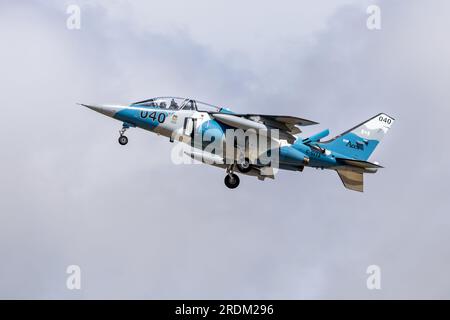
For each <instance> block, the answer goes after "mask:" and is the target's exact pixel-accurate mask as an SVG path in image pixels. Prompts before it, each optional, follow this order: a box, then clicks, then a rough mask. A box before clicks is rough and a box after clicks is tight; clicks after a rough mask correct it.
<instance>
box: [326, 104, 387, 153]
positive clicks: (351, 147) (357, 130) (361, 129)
mask: <svg viewBox="0 0 450 320" xmlns="http://www.w3.org/2000/svg"><path fill="white" fill-rule="evenodd" d="M393 123H394V118H392V117H390V116H388V115H387V114H384V113H380V114H378V115H376V116H375V117H373V118H370V119H369V120H367V121H365V122H363V123H361V124H359V125H357V126H356V127H353V128H351V129H350V130H347V131H345V132H344V133H342V134H340V135H338V136H337V137H335V138H334V139H332V140H329V141H325V142H322V143H320V145H322V146H323V147H324V148H326V149H328V150H331V151H334V152H336V153H339V154H341V155H343V156H345V157H348V158H353V159H358V160H367V159H369V157H370V155H371V154H372V152H373V151H374V150H375V148H376V147H377V146H378V143H380V141H381V139H383V137H384V136H385V135H386V133H387V132H388V131H389V129H390V128H391V125H392V124H393Z"/></svg>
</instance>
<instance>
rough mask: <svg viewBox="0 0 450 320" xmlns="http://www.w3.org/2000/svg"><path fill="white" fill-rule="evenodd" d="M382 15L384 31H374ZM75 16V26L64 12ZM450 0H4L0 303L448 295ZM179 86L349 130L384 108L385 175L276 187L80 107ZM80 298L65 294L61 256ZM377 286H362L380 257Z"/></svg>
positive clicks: (237, 106)
mask: <svg viewBox="0 0 450 320" xmlns="http://www.w3.org/2000/svg"><path fill="white" fill-rule="evenodd" d="M372 3H377V4H378V5H379V6H380V8H381V14H382V29H381V30H379V31H369V30H368V29H367V28H366V19H367V14H366V8H367V6H368V5H369V4H372ZM68 4H78V5H79V6H80V8H81V19H82V20H81V30H68V29H67V28H66V19H67V17H68V15H67V14H66V8H67V5H68ZM449 10H450V3H449V2H448V1H426V2H425V1H356V0H355V1H351V0H348V1H320V2H319V3H318V2H317V1H309V0H308V1H306V0H305V1H278V2H276V3H275V2H273V1H256V0H255V1H246V2H245V3H243V2H240V1H229V0H228V1H214V2H213V1H189V2H186V1H181V0H180V1H150V2H149V1H133V2H127V1H96V2H92V1H76V0H73V1H20V2H19V1H14V2H11V1H10V2H6V1H2V2H0V39H1V41H2V46H1V50H0V70H2V77H0V87H1V93H0V105H1V110H2V119H3V121H2V134H1V135H0V144H1V146H2V153H1V154H2V157H1V160H0V161H1V165H2V169H3V170H2V171H1V173H0V177H1V182H2V183H1V184H0V195H1V196H0V257H1V263H0V297H1V298H65V299H72V298H73V299H78V298H88V299H89V298H194V299H195V298H288V299H297V298H369V299H378V298H450V277H449V276H448V267H449V265H450V251H449V248H448V243H449V242H450V232H449V228H450V217H449V214H450V210H449V209H450V203H449V198H448V190H447V189H446V188H447V184H448V181H449V178H450V170H449V167H448V158H449V155H450V152H449V148H448V146H447V142H446V140H447V139H446V133H447V122H448V120H447V119H448V117H449V115H450V111H449V99H450V90H449V89H448V88H449V83H450V81H449V80H450V79H449V77H450V76H449V74H450V60H449V58H448V57H450V43H449V42H448V41H447V38H448V35H447V31H448V30H449V28H450V21H449V20H448V18H447V13H448V12H449ZM161 95H178V96H189V97H195V98H198V99H199V100H204V101H208V102H211V103H213V104H219V105H223V106H227V107H230V108H231V109H233V110H236V111H239V112H247V111H248V112H260V113H274V114H276V113H280V114H292V115H296V116H301V117H305V118H308V119H311V120H316V121H318V122H320V123H321V124H320V125H319V126H316V127H314V128H309V129H308V130H307V132H306V133H307V134H308V133H313V132H316V131H319V130H321V129H324V128H327V127H329V128H330V130H331V132H332V134H338V133H340V132H341V131H343V130H345V129H348V128H349V127H351V126H353V125H354V124H356V123H359V122H360V121H362V120H364V119H367V118H369V117H370V116H373V115H375V114H377V113H378V112H386V113H388V114H390V115H392V116H394V117H395V118H396V119H397V122H396V123H395V125H394V126H393V128H392V130H391V131H390V132H389V134H388V136H387V137H386V138H385V140H384V141H383V142H382V144H381V146H380V147H379V148H378V149H377V151H376V152H375V154H374V156H373V158H372V160H378V161H380V162H381V164H383V165H384V166H385V167H386V169H383V170H382V171H380V172H379V173H378V174H376V175H371V176H368V177H367V178H366V186H365V189H366V192H365V193H364V194H359V193H354V192H350V191H348V190H346V189H344V188H343V187H342V186H341V182H340V180H339V178H338V176H337V175H336V173H334V172H325V171H323V172H322V171H320V172H319V171H315V170H311V169H310V170H305V171H304V172H303V173H297V174H295V173H292V172H281V173H280V174H279V175H278V176H277V179H276V180H275V181H266V182H264V183H262V182H260V181H258V180H256V179H252V178H250V177H243V178H242V181H241V185H240V187H239V189H237V190H235V191H230V190H228V189H226V188H225V187H224V186H223V177H224V172H222V171H221V170H219V169H217V168H213V167H209V166H206V165H196V166H176V165H174V164H172V163H171V161H170V151H171V147H172V146H171V144H169V143H168V141H167V139H164V138H161V137H157V136H155V135H152V134H150V133H146V132H144V131H142V130H138V129H136V130H132V131H130V132H129V134H128V137H129V138H130V143H129V144H128V145H127V147H126V148H124V147H121V146H120V145H119V144H118V143H117V135H118V132H117V131H118V129H119V127H120V123H118V122H116V121H114V120H111V119H109V118H106V117H103V116H101V115H99V114H96V113H94V112H91V111H89V110H87V109H83V108H80V107H78V106H77V105H75V103H76V102H85V103H89V102H98V103H121V102H131V101H137V100H140V99H144V98H148V97H152V96H161ZM71 264H76V265H79V266H80V267H81V270H82V290H80V291H69V290H67V289H66V277H67V275H66V273H65V271H66V267H67V266H68V265H71ZM371 264H376V265H379V266H380V267H381V270H382V290H379V291H370V290H368V289H367V288H366V278H367V275H366V268H367V266H369V265H371Z"/></svg>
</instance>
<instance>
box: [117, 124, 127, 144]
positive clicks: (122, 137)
mask: <svg viewBox="0 0 450 320" xmlns="http://www.w3.org/2000/svg"><path fill="white" fill-rule="evenodd" d="M128 128H129V126H128V125H126V124H125V123H124V124H123V126H122V129H120V130H119V134H120V137H119V143H120V144H121V145H122V146H124V145H126V144H127V143H128V138H127V137H126V136H125V135H124V134H125V131H127V129H128Z"/></svg>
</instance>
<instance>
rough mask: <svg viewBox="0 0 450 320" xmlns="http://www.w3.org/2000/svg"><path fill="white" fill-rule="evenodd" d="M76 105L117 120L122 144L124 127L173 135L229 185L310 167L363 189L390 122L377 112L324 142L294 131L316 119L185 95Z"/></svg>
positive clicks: (322, 136) (320, 136)
mask: <svg viewBox="0 0 450 320" xmlns="http://www.w3.org/2000/svg"><path fill="white" fill-rule="evenodd" d="M80 105H82V106H85V107H87V108H89V109H92V110H94V111H97V112H99V113H101V114H103V115H106V116H108V117H111V118H114V119H116V120H118V121H120V122H122V123H123V124H122V128H121V130H120V131H119V134H120V135H119V139H118V141H119V143H120V144H121V145H126V144H127V143H128V138H127V137H126V136H125V131H126V130H128V129H129V128H134V127H137V128H142V129H144V130H148V131H151V132H154V133H156V134H158V135H162V136H165V137H168V138H169V139H170V141H171V142H174V141H175V140H177V141H181V142H182V143H185V144H187V145H189V146H191V149H190V151H188V152H185V153H186V154H188V155H189V156H190V157H191V158H193V159H196V160H198V161H201V162H204V163H207V164H211V165H214V166H217V167H220V168H223V169H225V170H226V176H225V185H226V186H227V187H228V188H230V189H234V188H236V187H237V186H238V185H239V183H240V179H239V177H238V175H237V174H236V172H239V173H240V174H245V175H251V176H255V177H257V178H258V179H260V180H264V179H265V178H272V179H273V178H274V176H275V173H276V171H277V170H278V169H282V170H290V171H303V169H304V168H305V167H311V168H317V169H329V170H335V171H336V172H337V173H338V175H339V177H340V178H341V180H342V183H343V185H344V186H345V187H346V188H347V189H350V190H354V191H359V192H363V176H364V174H365V173H375V172H377V170H378V169H380V168H383V167H382V166H380V165H379V164H378V163H376V162H369V161H368V159H369V157H370V156H371V154H372V153H373V151H374V150H375V148H376V147H377V146H378V144H379V143H380V141H381V139H382V138H383V137H384V135H385V134H386V133H387V132H388V130H389V129H390V127H391V126H392V124H393V123H394V118H392V117H390V116H388V115H387V114H384V113H380V114H378V115H376V116H374V117H372V118H370V119H368V120H367V121H364V122H362V123H361V124H358V125H356V126H355V127H353V128H351V129H349V130H347V131H345V132H344V133H342V134H340V135H338V136H336V137H334V138H332V139H329V140H325V141H324V140H323V139H325V138H326V137H327V136H328V135H329V133H330V132H329V130H328V129H327V130H324V131H321V132H319V133H317V134H314V135H312V136H310V137H307V138H301V137H300V136H299V134H300V133H301V132H302V131H301V129H300V128H301V127H304V126H310V125H315V124H318V123H317V122H314V121H311V120H307V119H303V118H298V117H294V116H282V115H265V114H243V113H234V112H232V111H231V110H230V109H228V108H224V107H217V106H214V105H211V104H208V103H204V102H200V101H197V100H194V99H189V98H177V97H157V98H152V99H147V100H144V101H139V102H134V103H131V104H129V105H94V104H80ZM230 130H231V131H233V130H241V131H242V132H244V131H245V132H248V131H251V132H252V133H254V134H256V137H257V138H262V140H263V141H265V142H267V143H266V144H264V143H261V142H258V141H257V142H256V144H255V143H249V139H248V135H245V136H244V139H240V140H239V139H235V138H233V140H228V139H227V138H226V134H227V132H228V131H230ZM273 132H275V133H276V134H272V133H273ZM206 136H208V139H205V137H206ZM196 137H200V139H196ZM197 140H198V141H200V142H198V141H197ZM212 141H214V142H215V143H216V148H215V149H221V151H223V152H211V150H208V148H207V146H208V143H209V144H211V142H212ZM261 145H263V149H261V148H260V146H261ZM228 147H230V150H233V152H232V153H231V152H228V150H229V149H228ZM225 150H227V152H225ZM216 151H217V150H216ZM234 151H236V152H234ZM263 155H265V156H266V157H265V159H267V158H268V157H267V155H269V156H273V155H276V156H277V157H276V169H274V165H273V163H272V162H274V161H262V159H263V158H264V157H263ZM269 158H270V159H271V160H273V157H269Z"/></svg>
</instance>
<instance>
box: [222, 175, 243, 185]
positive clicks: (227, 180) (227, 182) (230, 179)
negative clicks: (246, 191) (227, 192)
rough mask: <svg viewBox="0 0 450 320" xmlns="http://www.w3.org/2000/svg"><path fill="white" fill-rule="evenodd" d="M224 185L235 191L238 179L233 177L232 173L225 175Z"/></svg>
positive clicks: (235, 176)
mask: <svg viewBox="0 0 450 320" xmlns="http://www.w3.org/2000/svg"><path fill="white" fill-rule="evenodd" d="M224 181H225V185H226V186H227V187H228V188H229V189H235V188H237V187H238V185H239V182H240V181H239V177H238V176H237V175H235V174H234V173H232V174H231V175H230V174H227V175H226V176H225V180H224Z"/></svg>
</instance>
